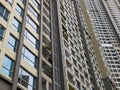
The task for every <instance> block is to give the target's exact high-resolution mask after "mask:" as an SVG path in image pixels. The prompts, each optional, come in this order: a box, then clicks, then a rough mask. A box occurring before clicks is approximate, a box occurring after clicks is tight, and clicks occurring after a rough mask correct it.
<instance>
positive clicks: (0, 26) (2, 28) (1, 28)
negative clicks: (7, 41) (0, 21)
mask: <svg viewBox="0 0 120 90" xmlns="http://www.w3.org/2000/svg"><path fill="white" fill-rule="evenodd" d="M4 31H5V28H4V27H3V26H2V25H0V41H2V39H3V35H4Z"/></svg>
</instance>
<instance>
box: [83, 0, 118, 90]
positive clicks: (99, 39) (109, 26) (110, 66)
mask: <svg viewBox="0 0 120 90" xmlns="http://www.w3.org/2000/svg"><path fill="white" fill-rule="evenodd" d="M82 4H83V5H84V7H86V11H85V10H84V11H83V12H84V16H85V17H87V18H85V19H86V21H87V26H88V28H89V33H90V36H91V37H92V39H93V40H94V39H96V43H98V45H96V44H94V43H93V46H94V47H95V48H96V46H98V47H97V48H99V51H100V52H99V53H97V51H95V53H96V54H97V55H101V57H102V58H101V60H99V61H98V64H99V66H100V69H101V71H104V69H106V72H102V76H103V81H104V84H105V87H106V89H107V90H116V89H117V90H119V89H120V33H119V32H120V28H119V26H120V20H119V18H120V2H119V1H118V0H85V1H82ZM84 7H83V9H85V8H84ZM90 28H91V29H90ZM90 30H91V31H90ZM103 65H104V66H103Z"/></svg>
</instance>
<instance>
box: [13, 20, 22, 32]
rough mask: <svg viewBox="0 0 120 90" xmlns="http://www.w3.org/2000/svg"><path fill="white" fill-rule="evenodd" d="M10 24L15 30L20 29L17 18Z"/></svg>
mask: <svg viewBox="0 0 120 90" xmlns="http://www.w3.org/2000/svg"><path fill="white" fill-rule="evenodd" d="M12 25H13V28H14V29H15V30H16V31H19V30H20V29H21V24H20V22H19V21H18V20H16V19H15V18H14V19H13V22H12Z"/></svg>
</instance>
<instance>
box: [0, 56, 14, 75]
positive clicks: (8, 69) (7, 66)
mask: <svg viewBox="0 0 120 90" xmlns="http://www.w3.org/2000/svg"><path fill="white" fill-rule="evenodd" d="M13 67H14V62H13V60H12V59H10V58H9V57H7V56H5V57H4V60H3V64H2V69H1V72H2V73H4V74H5V75H7V76H9V77H12V72H13Z"/></svg>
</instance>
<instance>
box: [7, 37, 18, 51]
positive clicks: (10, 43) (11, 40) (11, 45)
mask: <svg viewBox="0 0 120 90" xmlns="http://www.w3.org/2000/svg"><path fill="white" fill-rule="evenodd" d="M17 44H18V41H17V39H16V38H15V37H13V36H12V35H10V36H9V40H8V46H9V48H11V49H12V50H13V51H15V52H16V50H17Z"/></svg>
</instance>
